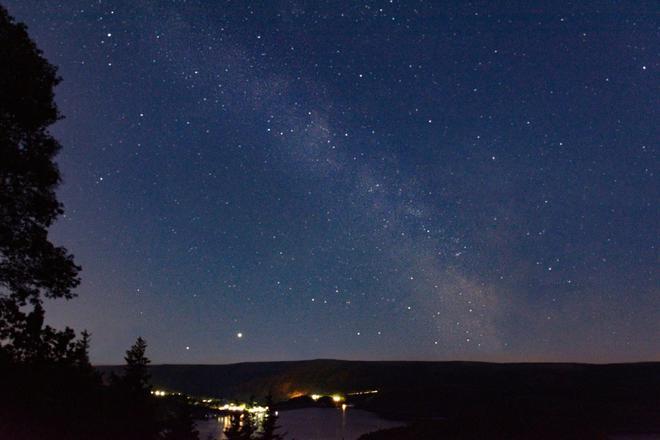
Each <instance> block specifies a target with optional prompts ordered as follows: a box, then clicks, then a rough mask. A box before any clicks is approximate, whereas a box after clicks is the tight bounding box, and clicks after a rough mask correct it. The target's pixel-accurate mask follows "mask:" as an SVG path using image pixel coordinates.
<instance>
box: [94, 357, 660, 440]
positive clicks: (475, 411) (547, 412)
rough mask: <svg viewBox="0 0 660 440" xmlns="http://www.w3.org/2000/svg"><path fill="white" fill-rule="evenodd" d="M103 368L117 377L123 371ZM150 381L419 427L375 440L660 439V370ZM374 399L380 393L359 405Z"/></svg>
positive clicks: (294, 370)
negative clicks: (308, 399) (307, 398)
mask: <svg viewBox="0 0 660 440" xmlns="http://www.w3.org/2000/svg"><path fill="white" fill-rule="evenodd" d="M99 368H100V370H101V371H104V372H109V371H111V370H113V369H114V368H115V367H99ZM150 371H151V374H152V382H153V383H154V384H155V385H156V386H157V387H163V388H166V389H171V390H176V391H181V392H184V393H188V394H191V395H197V396H209V397H222V398H232V399H247V398H249V397H250V396H256V397H257V398H259V397H261V396H265V395H266V394H268V392H269V391H272V392H273V394H274V396H275V397H276V398H277V399H279V400H288V399H290V398H291V397H294V396H300V395H305V394H307V395H310V394H314V393H317V394H330V393H341V394H343V395H346V396H347V399H348V402H349V403H350V404H353V405H355V406H357V407H360V408H363V409H367V410H371V411H375V412H377V413H379V414H381V415H383V416H385V417H390V418H393V419H399V420H407V421H409V422H410V426H408V427H406V428H395V429H394V430H389V431H384V432H382V433H375V434H370V435H369V436H368V437H365V438H367V439H369V440H378V439H395V438H396V439H406V438H416V439H421V438H483V436H484V435H487V436H488V437H489V438H505V437H506V438H529V436H530V435H533V436H534V437H535V438H557V437H559V438H605V437H603V436H604V435H605V434H608V435H610V434H613V433H660V362H648V363H634V364H607V365H593V364H568V363H561V364H560V363H536V364H534V363H516V364H493V363H481V362H398V361H395V362H361V361H340V360H311V361H292V362H255V363H240V364H229V365H155V366H152V367H151V370H150ZM368 390H378V393H373V394H363V395H349V393H355V392H361V391H368ZM303 400H304V399H303ZM301 402H302V400H298V401H295V404H294V406H295V405H299V404H301ZM289 405H291V404H289ZM284 406H286V404H285V405H284ZM542 435H546V437H542ZM525 436H527V437H525ZM571 436H573V437H571Z"/></svg>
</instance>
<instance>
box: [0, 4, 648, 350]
mask: <svg viewBox="0 0 660 440" xmlns="http://www.w3.org/2000/svg"><path fill="white" fill-rule="evenodd" d="M459 3H460V2H459ZM6 5H7V7H8V9H9V11H10V13H11V14H12V15H14V16H15V17H16V18H17V19H18V20H20V21H24V22H25V23H26V24H27V25H28V26H29V31H30V34H31V35H32V36H33V38H34V39H35V40H36V41H37V43H38V45H39V46H40V47H41V48H42V49H43V50H44V53H45V56H46V57H47V58H48V59H49V60H50V61H51V62H52V63H54V64H56V65H58V66H59V69H60V70H59V71H60V74H61V75H62V77H63V82H62V83H61V85H60V86H59V87H58V89H57V101H58V104H59V106H60V110H61V112H62V113H63V115H64V116H65V117H66V119H64V120H63V121H61V122H59V123H58V124H57V125H56V126H55V127H54V129H53V132H54V133H55V134H56V136H57V137H58V138H59V139H60V140H61V142H62V144H63V145H64V148H63V150H62V153H61V154H60V156H59V163H60V166H61V168H62V172H63V175H64V183H63V185H62V186H61V188H60V191H59V195H60V198H61V200H62V201H63V202H64V204H65V208H66V215H65V216H64V217H63V218H62V219H61V220H60V221H59V223H58V224H57V225H56V227H55V228H54V231H53V237H54V239H55V240H56V241H57V242H58V243H61V244H63V245H65V246H66V247H67V248H68V249H70V250H71V251H72V252H73V253H74V254H75V255H76V259H77V261H78V263H79V264H81V265H82V266H83V273H82V277H83V283H82V285H81V287H80V288H79V289H78V293H79V297H78V298H77V299H75V300H73V301H70V302H66V303H52V304H49V307H48V313H49V315H50V319H51V321H52V322H53V323H54V324H56V325H58V326H62V325H65V324H68V325H71V326H73V327H75V328H78V329H82V328H87V329H89V330H90V331H91V332H92V334H93V350H92V356H93V360H94V361H96V362H101V363H115V362H120V361H121V356H122V353H123V351H124V350H125V349H126V347H128V346H129V345H130V344H131V342H132V341H133V340H134V338H135V337H137V336H138V335H142V336H144V337H145V338H146V339H147V341H148V342H149V350H150V353H151V357H152V359H153V360H154V362H178V363H193V362H195V363H212V362H213V363H215V362H231V361H245V360H282V359H301V358H318V357H334V358H348V359H423V360H435V359H438V360H440V359H479V360H495V361H529V360H558V361H563V360H575V361H597V362H609V361H629V360H639V359H647V360H651V359H655V360H660V358H659V357H658V356H659V355H660V354H659V353H660V352H658V349H657V348H658V345H657V344H658V341H659V339H660V288H659V286H660V277H659V271H658V269H657V268H658V267H659V265H658V262H659V258H658V256H659V255H658V237H660V234H659V233H660V227H659V226H658V225H659V221H658V219H659V218H660V215H659V214H660V212H659V209H658V200H659V199H660V198H659V195H660V194H659V191H658V188H660V182H659V181H658V177H657V172H658V163H659V161H658V156H657V146H658V140H659V139H660V128H658V127H659V125H658V123H657V121H658V120H660V118H659V116H660V115H659V112H658V104H659V102H660V101H659V99H658V98H659V96H658V90H659V88H658V85H659V82H658V55H659V54H660V44H659V40H658V38H657V28H656V26H657V23H656V21H655V18H656V17H657V15H656V11H655V9H656V6H657V4H655V3H654V2H635V4H634V5H632V4H631V5H626V4H617V3H610V2H595V3H592V2H580V3H579V5H574V6H566V7H560V6H552V5H545V6H543V7H537V8H531V7H530V8H529V9H526V10H521V9H515V10H513V9H507V8H503V7H501V5H500V6H495V5H493V4H492V3H491V2H487V3H486V2H484V3H481V2H477V3H471V4H467V5H460V6H459V5H458V3H457V4H456V5H453V6H451V5H447V4H446V3H445V2H426V1H407V2H404V1H383V2H376V1H368V2H348V1H347V2H339V1H332V2H322V1H309V2H306V1H298V2H293V1H291V2H289V1H277V2H276V1H273V2H237V1H234V2H206V1H155V0H154V1H77V0H75V1H74V0H71V1H60V2H57V1H36V0H35V1H30V0H28V1H25V0H22V1H17V0H11V1H8V2H6ZM266 5H267V6H266Z"/></svg>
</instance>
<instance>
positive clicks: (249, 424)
mask: <svg viewBox="0 0 660 440" xmlns="http://www.w3.org/2000/svg"><path fill="white" fill-rule="evenodd" d="M229 417H230V422H229V427H228V428H227V429H225V431H224V434H225V437H227V440H250V439H251V438H252V436H253V435H254V433H255V432H256V428H255V426H254V420H253V418H252V415H251V414H250V413H249V412H247V411H243V412H242V413H240V414H239V413H232V414H231V416H229Z"/></svg>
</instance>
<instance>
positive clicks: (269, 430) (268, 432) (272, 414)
mask: <svg viewBox="0 0 660 440" xmlns="http://www.w3.org/2000/svg"><path fill="white" fill-rule="evenodd" d="M266 406H267V407H268V410H267V411H266V416H265V417H264V422H263V428H262V433H261V436H260V437H259V438H260V440H283V439H284V436H285V435H286V434H278V433H276V432H275V431H277V430H278V429H279V428H280V426H279V425H278V424H277V419H278V415H277V411H275V408H274V403H273V396H272V394H270V393H269V394H268V395H267V396H266Z"/></svg>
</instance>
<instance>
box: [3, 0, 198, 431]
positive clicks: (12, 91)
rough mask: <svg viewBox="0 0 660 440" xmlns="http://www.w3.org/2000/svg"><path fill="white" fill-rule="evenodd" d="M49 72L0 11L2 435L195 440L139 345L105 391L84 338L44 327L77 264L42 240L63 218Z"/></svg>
mask: <svg viewBox="0 0 660 440" xmlns="http://www.w3.org/2000/svg"><path fill="white" fill-rule="evenodd" d="M59 81H60V78H59V77H58V76H57V71H56V68H55V67H54V66H52V65H51V64H50V63H49V62H48V61H47V60H46V59H45V58H44V57H43V55H42V53H41V51H40V50H39V49H38V48H37V46H36V45H35V44H34V42H33V41H32V40H31V39H30V37H29V35H28V33H27V29H26V27H25V26H24V25H23V24H21V23H16V22H15V21H14V20H13V18H11V17H10V16H9V14H8V12H7V10H6V9H5V8H4V7H2V6H0V438H1V439H12V440H23V439H24V440H32V439H55V440H60V439H67V440H68V439H71V440H77V439H80V440H82V439H85V440H92V439H113V440H114V439H127V440H130V439H136V440H137V439H140V440H149V439H169V440H174V439H177V440H189V439H196V438H197V433H196V431H195V430H194V426H193V423H192V419H191V417H190V411H189V408H188V406H187V404H186V402H185V401H183V402H182V401H176V399H158V400H157V399H155V398H154V397H153V396H152V395H151V393H150V390H151V389H150V385H149V376H148V373H147V364H148V362H149V361H148V359H147V358H146V356H145V350H146V343H145V341H144V340H142V339H141V338H140V339H138V341H137V342H136V344H135V345H134V346H133V347H132V348H131V349H130V350H129V351H128V352H127V354H126V367H125V371H124V373H123V374H122V375H116V376H114V377H113V378H112V380H111V383H110V384H104V383H103V381H102V380H101V377H100V375H99V374H98V373H97V372H96V370H95V369H94V368H93V367H92V365H91V364H90V361H89V344H90V335H89V334H88V333H87V332H82V333H81V334H80V335H77V334H76V332H75V331H74V330H73V329H71V328H68V327H67V328H65V329H64V330H58V329H55V328H53V327H51V326H48V325H44V314H45V311H44V307H43V301H44V299H46V298H47V299H58V298H61V299H71V298H73V297H74V296H75V294H74V292H73V289H74V288H75V287H76V286H77V285H78V284H79V282H80V279H79V275H78V274H79V272H80V267H79V266H77V265H76V264H75V262H74V259H73V256H72V255H71V254H70V253H69V252H68V251H67V250H66V249H65V248H63V247H58V246H55V245H54V244H53V243H51V242H50V241H49V239H48V228H49V227H50V226H51V225H52V223H53V222H54V221H55V219H56V218H57V217H58V216H59V215H60V214H61V213H62V212H63V207H62V205H61V203H60V202H59V201H58V200H57V197H56V195H55V189H56V188H57V186H58V184H59V182H60V172H59V169H58V167H57V164H56V163H55V162H54V157H55V155H56V154H57V152H58V151H59V149H60V148H61V146H60V144H59V142H58V141H57V140H56V139H55V138H54V137H52V136H51V134H50V132H49V131H48V128H49V126H50V125H52V124H53V123H54V122H56V121H57V120H58V119H60V114H59V112H58V110H57V106H56V105H55V102H54V99H53V88H54V87H55V86H56V85H57V84H58V83H59Z"/></svg>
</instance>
